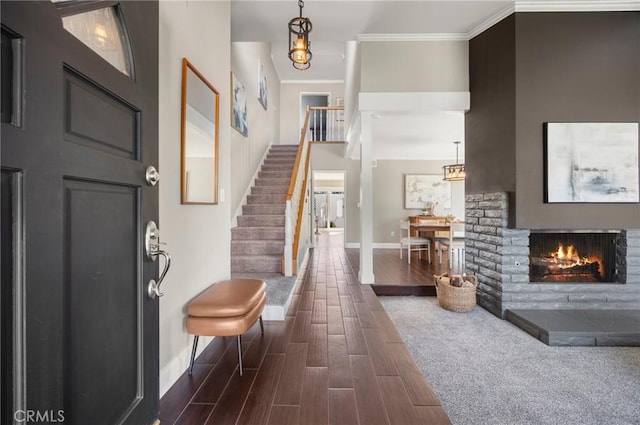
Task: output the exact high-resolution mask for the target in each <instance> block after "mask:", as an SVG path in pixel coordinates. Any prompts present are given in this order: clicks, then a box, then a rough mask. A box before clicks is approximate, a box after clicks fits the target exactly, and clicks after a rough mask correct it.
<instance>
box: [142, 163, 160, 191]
mask: <svg viewBox="0 0 640 425" xmlns="http://www.w3.org/2000/svg"><path fill="white" fill-rule="evenodd" d="M144 178H145V180H146V181H147V184H148V185H149V186H155V185H156V184H157V183H158V181H159V180H160V173H158V170H156V167H154V166H153V165H149V166H148V167H147V171H146V172H145V174H144Z"/></svg>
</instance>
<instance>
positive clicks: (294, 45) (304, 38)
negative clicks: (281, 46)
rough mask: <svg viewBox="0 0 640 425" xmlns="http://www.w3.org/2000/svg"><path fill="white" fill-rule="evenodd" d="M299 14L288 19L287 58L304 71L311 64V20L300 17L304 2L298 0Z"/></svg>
mask: <svg viewBox="0 0 640 425" xmlns="http://www.w3.org/2000/svg"><path fill="white" fill-rule="evenodd" d="M298 7H300V16H299V17H297V18H293V19H292V20H290V21H289V59H291V62H293V67H294V68H295V69H299V70H301V71H304V70H305V69H309V67H310V66H311V57H312V56H313V55H312V54H311V50H310V47H309V46H310V42H309V33H310V32H311V28H312V25H311V21H310V20H309V18H303V17H302V8H303V7H304V2H303V1H302V0H298Z"/></svg>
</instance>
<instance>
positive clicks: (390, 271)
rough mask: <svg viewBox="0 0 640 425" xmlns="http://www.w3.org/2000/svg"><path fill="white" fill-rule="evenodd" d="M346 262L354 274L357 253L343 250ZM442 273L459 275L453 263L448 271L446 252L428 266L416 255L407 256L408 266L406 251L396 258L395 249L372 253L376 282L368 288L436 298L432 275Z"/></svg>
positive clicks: (357, 259)
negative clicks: (439, 261)
mask: <svg viewBox="0 0 640 425" xmlns="http://www.w3.org/2000/svg"><path fill="white" fill-rule="evenodd" d="M345 251H346V254H347V259H348V260H349V263H350V264H351V267H352V268H353V270H354V272H355V273H356V275H357V273H358V270H359V266H360V250H359V249H357V248H349V249H346V250H345ZM445 272H450V273H461V269H460V266H459V264H457V263H456V262H454V264H453V268H452V269H449V260H448V259H447V254H446V252H445V253H444V254H443V256H442V264H439V263H438V258H437V257H436V258H432V261H431V263H429V261H427V259H426V258H422V259H420V258H419V257H418V253H417V252H414V253H412V254H411V264H409V263H408V262H407V256H406V251H405V252H404V255H403V256H402V259H401V258H400V252H399V250H398V249H379V248H376V249H374V250H373V274H374V276H375V279H376V283H375V284H374V285H372V288H373V290H374V292H375V293H376V294H377V295H417V296H433V297H435V295H436V287H435V281H434V278H433V275H434V274H436V275H439V274H442V273H445Z"/></svg>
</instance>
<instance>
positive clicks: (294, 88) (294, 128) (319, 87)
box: [279, 83, 344, 145]
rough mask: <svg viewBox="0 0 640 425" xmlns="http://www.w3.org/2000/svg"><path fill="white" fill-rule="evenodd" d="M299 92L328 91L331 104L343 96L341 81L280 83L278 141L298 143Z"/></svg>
mask: <svg viewBox="0 0 640 425" xmlns="http://www.w3.org/2000/svg"><path fill="white" fill-rule="evenodd" d="M300 93H329V95H330V102H331V105H335V104H336V97H344V84H343V83H282V84H281V85H280V111H281V113H280V143H279V144H281V145H297V144H298V143H300Z"/></svg>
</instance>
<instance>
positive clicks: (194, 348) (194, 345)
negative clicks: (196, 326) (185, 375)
mask: <svg viewBox="0 0 640 425" xmlns="http://www.w3.org/2000/svg"><path fill="white" fill-rule="evenodd" d="M198 338H199V336H198V335H194V337H193V348H192V349H191V361H190V362H189V375H191V373H192V372H193V362H194V360H195V359H196V348H198Z"/></svg>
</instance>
